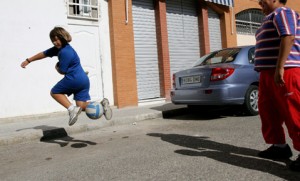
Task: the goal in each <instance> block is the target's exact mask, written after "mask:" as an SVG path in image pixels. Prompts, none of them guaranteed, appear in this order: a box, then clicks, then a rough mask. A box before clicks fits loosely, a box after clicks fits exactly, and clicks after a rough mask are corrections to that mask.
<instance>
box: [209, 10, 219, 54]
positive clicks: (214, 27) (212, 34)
mask: <svg viewBox="0 0 300 181" xmlns="http://www.w3.org/2000/svg"><path fill="white" fill-rule="evenodd" d="M208 29H209V40H210V51H215V50H220V49H222V37H221V28H220V18H219V15H218V14H217V13H216V12H214V11H213V10H212V9H210V8H208Z"/></svg>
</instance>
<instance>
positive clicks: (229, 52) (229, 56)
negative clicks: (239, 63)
mask: <svg viewBox="0 0 300 181" xmlns="http://www.w3.org/2000/svg"><path fill="white" fill-rule="evenodd" d="M240 50H241V49H240V48H229V49H224V50H219V51H215V52H212V53H210V54H208V55H205V56H204V57H202V58H200V60H198V61H197V63H198V64H195V66H200V65H213V64H220V63H230V62H233V61H234V60H235V57H236V56H237V54H238V53H239V52H240Z"/></svg>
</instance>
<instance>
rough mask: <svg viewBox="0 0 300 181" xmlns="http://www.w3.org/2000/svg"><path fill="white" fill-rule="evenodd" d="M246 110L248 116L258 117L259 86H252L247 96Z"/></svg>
mask: <svg viewBox="0 0 300 181" xmlns="http://www.w3.org/2000/svg"><path fill="white" fill-rule="evenodd" d="M244 108H245V112H246V114H247V115H252V116H255V115H258V86H256V85H250V87H249V88H248V90H247V92H246V95H245V102H244Z"/></svg>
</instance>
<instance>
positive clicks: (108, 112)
mask: <svg viewBox="0 0 300 181" xmlns="http://www.w3.org/2000/svg"><path fill="white" fill-rule="evenodd" d="M101 104H102V106H103V109H104V117H105V119H107V120H110V119H111V118H112V110H111V108H110V106H109V101H108V99H106V98H104V99H103V100H102V101H101Z"/></svg>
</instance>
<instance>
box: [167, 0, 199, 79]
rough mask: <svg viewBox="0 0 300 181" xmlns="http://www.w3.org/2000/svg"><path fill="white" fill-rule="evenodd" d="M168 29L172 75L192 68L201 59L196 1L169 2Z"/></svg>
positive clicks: (179, 0) (174, 0)
mask: <svg viewBox="0 0 300 181" xmlns="http://www.w3.org/2000/svg"><path fill="white" fill-rule="evenodd" d="M166 3H167V4H166V5H167V27H168V40H169V54H170V67H171V75H172V74H173V73H175V72H177V71H179V70H182V69H184V68H186V67H191V66H192V65H193V63H194V62H195V61H196V60H197V59H199V57H200V43H199V29H198V16H197V11H196V1H195V0H167V1H166Z"/></svg>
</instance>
